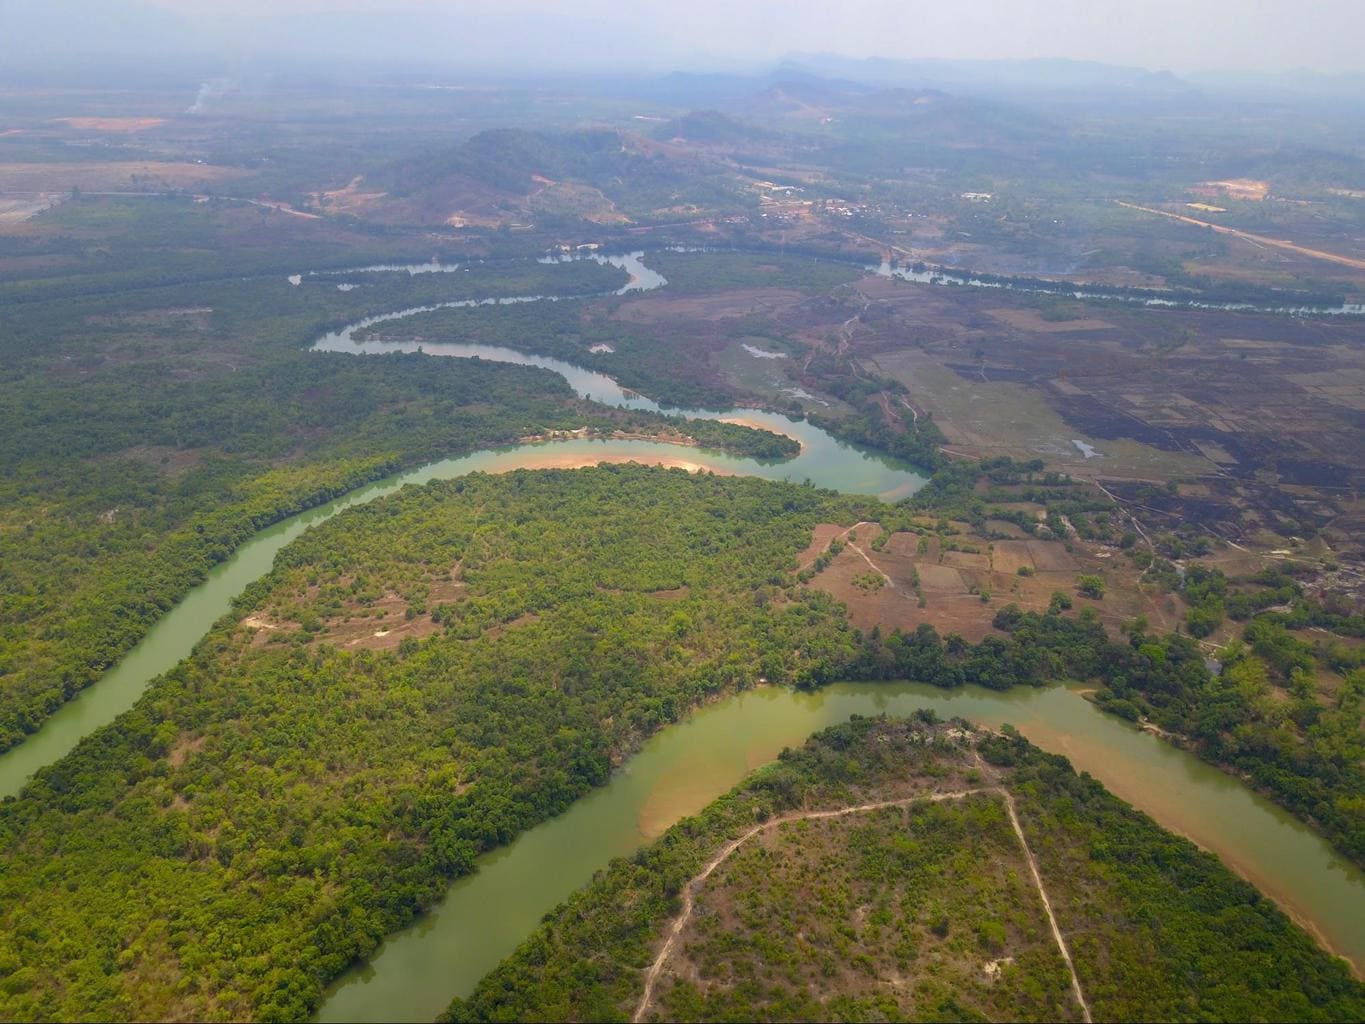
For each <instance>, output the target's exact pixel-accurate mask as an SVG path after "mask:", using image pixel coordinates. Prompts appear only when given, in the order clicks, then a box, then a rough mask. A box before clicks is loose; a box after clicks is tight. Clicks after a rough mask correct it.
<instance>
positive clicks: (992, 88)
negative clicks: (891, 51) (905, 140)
mask: <svg viewBox="0 0 1365 1024" xmlns="http://www.w3.org/2000/svg"><path fill="white" fill-rule="evenodd" d="M782 67H783V69H788V70H792V71H803V72H807V73H813V74H818V75H826V76H832V77H836V78H844V79H849V80H852V81H854V82H862V83H867V84H870V85H880V86H900V87H904V88H910V89H933V90H938V91H942V92H951V93H959V94H962V95H967V96H984V97H991V98H1009V99H1016V100H1017V99H1021V98H1028V99H1034V100H1049V101H1065V100H1073V101H1080V102H1086V103H1090V102H1096V101H1100V102H1103V101H1115V100H1142V101H1149V102H1150V101H1153V100H1171V99H1186V98H1191V97H1193V96H1195V95H1197V94H1198V89H1197V87H1196V86H1195V85H1193V84H1191V83H1190V82H1188V81H1185V80H1184V79H1181V78H1179V77H1177V76H1176V75H1174V74H1172V73H1171V72H1169V71H1149V70H1147V69H1146V68H1137V67H1124V66H1120V65H1115V64H1103V63H1100V62H1098V61H1078V60H1060V59H1057V60H940V59H933V60H927V59H926V60H895V59H891V58H884V57H869V58H865V59H857V58H852V57H841V56H838V55H835V54H828V53H819V54H794V55H792V56H790V57H788V58H787V59H786V60H785V61H784V62H783V65H782Z"/></svg>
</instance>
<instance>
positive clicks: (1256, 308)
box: [864, 262, 1365, 317]
mask: <svg viewBox="0 0 1365 1024" xmlns="http://www.w3.org/2000/svg"><path fill="white" fill-rule="evenodd" d="M921 265H922V264H921ZM864 269H866V270H867V271H868V272H869V273H874V274H877V275H878V276H880V277H898V278H900V279H901V280H903V281H914V282H915V283H916V284H935V285H947V286H949V287H964V288H1001V289H1004V290H1005V291H1011V292H1029V293H1031V294H1036V295H1055V296H1057V297H1058V298H1065V299H1081V300H1088V301H1092V302H1122V303H1126V304H1128V305H1133V306H1148V307H1150V308H1153V309H1220V310H1225V311H1227V312H1231V313H1263V314H1267V315H1274V316H1352V317H1355V316H1365V303H1360V302H1343V303H1342V304H1341V305H1339V306H1267V305H1264V304H1259V303H1254V302H1217V301H1213V300H1209V299H1200V298H1197V297H1195V296H1193V295H1190V294H1180V293H1177V292H1173V293H1172V295H1171V297H1170V298H1167V297H1165V296H1162V295H1134V294H1130V293H1127V292H1114V291H1106V290H1105V289H1104V287H1103V286H1100V285H1077V284H1074V283H1071V282H1067V281H1057V282H1050V281H1043V280H1029V279H1027V278H1017V279H1014V280H1011V279H1009V278H995V277H991V278H983V277H979V276H977V275H976V274H973V273H972V272H971V271H968V270H951V269H947V268H943V267H925V269H923V270H915V269H914V267H913V266H909V267H907V266H905V265H904V264H895V265H893V264H891V263H885V262H884V263H882V264H881V266H878V267H865V268H864Z"/></svg>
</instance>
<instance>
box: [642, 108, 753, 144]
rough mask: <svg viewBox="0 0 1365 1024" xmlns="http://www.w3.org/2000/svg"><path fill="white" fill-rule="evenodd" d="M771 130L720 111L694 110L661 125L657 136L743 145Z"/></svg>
mask: <svg viewBox="0 0 1365 1024" xmlns="http://www.w3.org/2000/svg"><path fill="white" fill-rule="evenodd" d="M768 134H769V133H768V132H766V131H764V130H763V129H761V128H758V127H757V126H755V125H752V124H746V123H745V122H743V121H740V120H739V119H738V118H734V117H730V116H729V115H728V114H722V113H721V112H720V111H719V110H693V111H691V112H689V113H686V114H684V115H683V116H682V117H675V118H674V119H673V120H671V121H669V122H667V123H666V124H662V125H660V126H659V128H658V130H657V131H655V133H654V135H655V137H656V138H659V139H663V140H673V139H682V140H685V141H687V142H700V143H715V144H726V145H734V144H742V143H746V142H753V141H754V140H755V139H758V138H762V137H764V136H766V135H768Z"/></svg>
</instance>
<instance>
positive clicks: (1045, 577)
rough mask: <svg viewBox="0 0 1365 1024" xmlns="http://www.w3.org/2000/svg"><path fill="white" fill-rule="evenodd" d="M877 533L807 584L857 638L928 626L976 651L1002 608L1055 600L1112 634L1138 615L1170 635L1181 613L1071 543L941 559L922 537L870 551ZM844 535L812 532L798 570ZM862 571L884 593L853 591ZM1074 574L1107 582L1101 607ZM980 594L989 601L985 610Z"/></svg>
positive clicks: (936, 543) (1121, 562)
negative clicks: (842, 615)
mask: <svg viewBox="0 0 1365 1024" xmlns="http://www.w3.org/2000/svg"><path fill="white" fill-rule="evenodd" d="M881 532H882V530H881V527H880V526H878V525H875V524H861V525H859V527H858V528H857V530H856V534H857V537H858V540H857V543H856V544H850V545H848V546H847V547H845V549H844V550H843V551H842V552H841V553H840V554H838V555H836V556H835V557H834V559H833V561H831V562H830V564H829V565H828V567H826V568H825V569H824V570H823V571H822V572H820V573H819V574H817V575H816V576H815V578H814V579H812V580H811V582H810V586H812V587H815V588H817V589H819V590H823V591H825V592H826V593H828V594H829V595H830V596H832V597H834V598H836V599H837V600H839V601H842V602H843V603H844V605H845V606H846V607H847V609H848V616H849V621H850V622H852V623H853V625H855V626H857V627H858V628H859V629H862V630H870V629H872V628H873V627H874V626H876V627H880V628H881V629H882V631H883V632H886V631H889V630H891V629H900V630H902V631H904V632H911V631H913V630H914V629H915V628H916V627H918V626H919V625H920V624H922V623H927V624H929V625H931V626H933V627H934V628H935V629H936V630H938V632H939V633H940V634H942V635H947V634H950V633H957V634H959V635H960V636H962V637H963V638H964V639H966V640H969V641H972V642H976V641H980V640H982V639H984V638H986V637H987V636H992V635H999V634H998V633H997V631H996V629H995V627H994V625H993V620H994V618H995V614H996V612H998V611H999V610H1000V609H1001V608H1002V607H1004V606H1005V605H1007V604H1016V605H1018V606H1019V607H1020V608H1022V609H1023V610H1024V611H1036V612H1043V611H1046V610H1047V607H1048V605H1049V603H1050V602H1051V600H1052V595H1053V594H1054V593H1056V592H1058V591H1060V592H1062V593H1064V594H1066V595H1067V596H1068V597H1070V598H1071V600H1072V602H1073V604H1074V606H1075V607H1076V608H1077V609H1079V608H1084V607H1091V608H1094V609H1095V611H1096V613H1097V614H1098V615H1099V616H1100V620H1101V621H1102V622H1104V623H1105V625H1106V626H1107V627H1108V628H1109V629H1110V631H1111V632H1116V631H1117V630H1118V628H1119V627H1120V626H1121V625H1122V624H1123V623H1124V622H1127V621H1130V620H1131V619H1133V618H1135V617H1136V616H1138V615H1145V616H1146V617H1147V619H1148V621H1149V622H1151V623H1152V625H1153V626H1155V627H1159V628H1163V629H1170V628H1174V627H1175V626H1176V625H1177V624H1178V623H1179V621H1180V620H1181V618H1182V617H1183V616H1184V614H1185V611H1186V608H1185V605H1184V603H1183V602H1182V601H1181V600H1180V599H1179V598H1178V597H1176V596H1175V595H1172V594H1167V593H1162V592H1160V591H1159V590H1158V589H1157V588H1155V587H1153V586H1150V585H1146V586H1144V585H1141V584H1140V583H1139V580H1138V574H1137V572H1136V571H1135V570H1134V569H1133V567H1132V564H1131V563H1130V562H1129V561H1128V559H1126V558H1116V557H1114V555H1113V554H1112V552H1111V551H1109V550H1107V549H1105V548H1103V547H1102V546H1095V547H1093V548H1092V547H1091V546H1088V545H1085V544H1083V543H1081V542H1077V541H1073V542H1071V545H1072V550H1071V551H1067V542H1064V541H1043V540H1036V539H1032V538H1031V539H1029V540H1007V541H994V542H990V541H986V540H984V539H981V538H978V537H967V536H962V537H954V538H951V539H952V541H953V542H954V543H957V544H960V545H963V546H972V547H980V548H981V552H980V553H971V552H964V551H951V550H945V549H944V544H943V542H942V541H941V540H940V539H939V538H937V537H925V538H924V541H925V543H924V548H925V550H923V551H920V550H919V548H920V541H921V538H920V536H919V535H917V534H914V533H896V534H892V535H891V536H890V537H889V538H887V541H886V544H885V546H884V547H883V548H882V550H880V551H878V550H876V549H874V548H873V547H872V546H871V542H872V541H873V540H874V539H876V537H877V536H878V535H879V534H880V533H881ZM844 533H846V530H841V529H840V528H838V527H836V526H833V525H832V524H828V523H823V524H821V525H819V526H817V527H816V529H815V533H814V537H813V539H812V542H811V545H810V546H809V547H808V548H806V550H805V551H804V552H802V555H801V556H800V558H799V559H798V563H799V565H801V566H802V567H804V566H807V565H809V564H810V563H812V562H814V561H815V558H816V556H817V555H819V554H820V553H821V552H822V551H824V550H826V549H827V548H828V547H829V542H830V540H831V539H833V538H834V537H837V536H841V535H843V534H844ZM1020 566H1025V567H1027V568H1030V569H1032V570H1033V574H1032V575H1030V576H1020V575H1019V574H1018V570H1019V567H1020ZM869 568H871V569H872V570H873V571H876V572H879V573H882V574H884V575H885V577H886V579H887V585H886V586H883V587H881V588H880V589H875V590H870V589H868V588H867V587H865V586H860V585H859V583H858V580H859V578H860V577H864V576H866V574H867V572H868V570H869ZM1082 573H1094V574H1099V575H1101V576H1103V577H1104V578H1105V580H1106V584H1107V589H1106V593H1105V596H1104V598H1103V599H1101V600H1092V599H1090V598H1086V597H1082V596H1081V595H1079V594H1078V593H1077V592H1076V577H1077V576H1078V575H1080V574H1082ZM916 579H918V584H916ZM982 593H986V594H988V595H989V598H990V599H989V600H988V601H983V600H982V597H981V596H982ZM921 596H922V597H923V602H922V603H921V600H920V599H921Z"/></svg>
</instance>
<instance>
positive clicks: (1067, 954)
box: [996, 789, 1091, 1024]
mask: <svg viewBox="0 0 1365 1024" xmlns="http://www.w3.org/2000/svg"><path fill="white" fill-rule="evenodd" d="M996 792H998V793H999V794H1000V796H1001V797H1003V798H1004V801H1005V810H1007V811H1009V815H1010V824H1011V825H1013V826H1014V834H1015V835H1016V836H1018V838H1019V845H1020V847H1022V848H1023V851H1024V859H1025V860H1027V861H1028V869H1029V871H1030V872H1032V874H1033V884H1034V885H1035V886H1037V887H1038V895H1039V897H1040V898H1041V899H1042V901H1043V909H1044V910H1045V911H1047V920H1048V924H1050V925H1052V937H1053V938H1054V939H1056V940H1057V949H1058V951H1059V952H1060V953H1061V954H1062V959H1063V960H1065V961H1066V969H1067V970H1068V971H1070V972H1071V992H1072V994H1073V995H1075V997H1076V1002H1078V1003H1079V1004H1080V1006H1081V1016H1082V1017H1084V1018H1085V1022H1086V1024H1091V1017H1090V1004H1089V1003H1087V1002H1086V1001H1085V993H1084V992H1082V991H1081V979H1080V978H1078V977H1077V976H1076V965H1075V964H1074V963H1072V961H1071V950H1069V949H1068V948H1067V946H1066V939H1064V938H1062V930H1061V929H1060V928H1058V927H1057V918H1056V916H1055V915H1054V914H1053V913H1052V901H1051V900H1050V899H1048V898H1047V890H1046V889H1045V888H1043V876H1042V875H1041V874H1040V873H1039V872H1038V862H1037V861H1036V860H1034V859H1033V851H1032V850H1030V849H1029V845H1028V840H1027V839H1025V838H1024V830H1023V828H1022V827H1021V826H1020V824H1019V815H1018V814H1017V813H1016V812H1015V810H1014V797H1012V796H1010V794H1009V791H1008V790H1005V789H998V790H996Z"/></svg>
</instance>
